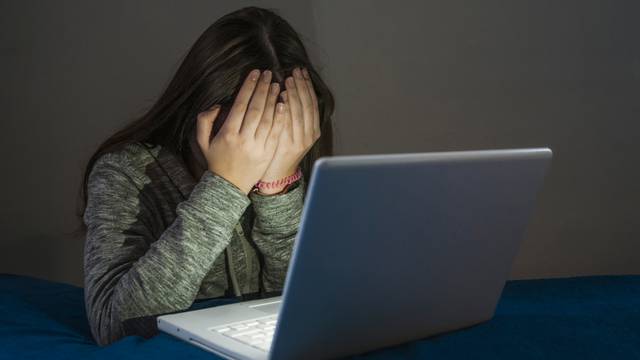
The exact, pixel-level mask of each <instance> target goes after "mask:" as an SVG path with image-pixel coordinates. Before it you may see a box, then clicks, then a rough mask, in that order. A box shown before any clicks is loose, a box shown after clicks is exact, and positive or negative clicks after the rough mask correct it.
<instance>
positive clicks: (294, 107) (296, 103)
mask: <svg viewBox="0 0 640 360" xmlns="http://www.w3.org/2000/svg"><path fill="white" fill-rule="evenodd" d="M284 83H285V86H286V88H287V103H286V104H287V106H288V108H289V115H290V116H291V120H292V123H291V132H292V136H293V140H294V141H295V140H296V139H299V140H302V136H303V134H304V128H303V126H304V122H303V121H302V120H303V118H302V105H301V104H300V98H298V94H297V91H296V85H295V82H294V80H293V77H288V78H287V79H286V80H285V82H284Z"/></svg>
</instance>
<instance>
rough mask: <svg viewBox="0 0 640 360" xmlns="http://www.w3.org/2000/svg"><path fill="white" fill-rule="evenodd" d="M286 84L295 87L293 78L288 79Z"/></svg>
mask: <svg viewBox="0 0 640 360" xmlns="http://www.w3.org/2000/svg"><path fill="white" fill-rule="evenodd" d="M286 82H287V85H289V86H293V78H292V77H288V78H287V80H286Z"/></svg>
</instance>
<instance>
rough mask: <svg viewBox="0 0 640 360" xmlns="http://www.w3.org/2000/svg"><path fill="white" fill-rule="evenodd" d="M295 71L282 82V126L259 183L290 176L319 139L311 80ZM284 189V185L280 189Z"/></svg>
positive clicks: (273, 190)
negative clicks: (283, 84) (270, 158)
mask: <svg viewBox="0 0 640 360" xmlns="http://www.w3.org/2000/svg"><path fill="white" fill-rule="evenodd" d="M305 73H306V74H303V71H301V70H300V69H299V68H295V69H293V76H289V77H287V78H286V79H285V87H286V90H285V91H283V92H282V93H281V94H282V98H283V99H284V103H285V107H284V114H285V124H284V128H283V129H282V131H281V133H280V137H279V141H278V145H277V147H276V150H275V153H274V156H273V159H272V160H271V163H269V165H268V166H267V170H266V171H265V173H264V175H263V176H262V178H261V180H262V181H274V180H277V179H281V178H283V177H286V176H289V175H293V173H294V172H295V171H296V169H297V168H298V166H299V164H300V161H302V159H303V158H304V156H305V155H306V153H307V152H308V151H309V149H310V148H311V147H312V146H313V144H314V143H315V142H316V140H318V138H320V112H319V110H318V99H317V97H316V93H315V90H314V89H313V84H312V83H311V78H310V77H309V76H308V75H307V74H308V73H307V72H306V69H305ZM282 187H284V185H283V186H282ZM279 191H280V189H264V191H263V190H261V191H260V192H271V193H276V192H279Z"/></svg>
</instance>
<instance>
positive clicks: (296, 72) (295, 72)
mask: <svg viewBox="0 0 640 360" xmlns="http://www.w3.org/2000/svg"><path fill="white" fill-rule="evenodd" d="M293 76H295V77H297V78H298V79H300V78H301V77H302V76H301V75H300V68H294V69H293Z"/></svg>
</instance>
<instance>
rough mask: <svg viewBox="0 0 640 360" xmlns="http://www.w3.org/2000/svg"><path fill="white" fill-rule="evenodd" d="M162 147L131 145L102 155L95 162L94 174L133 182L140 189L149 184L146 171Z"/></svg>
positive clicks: (137, 143) (146, 144) (138, 143)
mask: <svg viewBox="0 0 640 360" xmlns="http://www.w3.org/2000/svg"><path fill="white" fill-rule="evenodd" d="M161 148H162V147H161V146H160V145H152V144H148V143H141V142H135V143H129V144H126V145H124V146H122V147H121V148H119V149H117V150H114V151H111V152H108V153H104V154H102V155H101V156H100V157H99V158H98V159H97V160H96V162H95V164H94V165H93V168H92V173H93V172H95V173H102V174H108V175H109V176H110V177H112V178H119V179H124V178H128V180H131V181H133V182H134V183H135V184H136V185H137V186H138V187H142V186H144V185H145V184H146V183H148V182H149V178H148V176H147V172H146V169H147V167H148V166H149V164H151V163H153V162H154V160H155V157H156V156H157V155H158V153H159V152H160V150H161Z"/></svg>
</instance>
